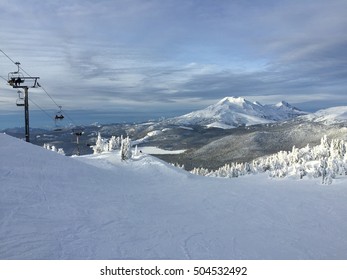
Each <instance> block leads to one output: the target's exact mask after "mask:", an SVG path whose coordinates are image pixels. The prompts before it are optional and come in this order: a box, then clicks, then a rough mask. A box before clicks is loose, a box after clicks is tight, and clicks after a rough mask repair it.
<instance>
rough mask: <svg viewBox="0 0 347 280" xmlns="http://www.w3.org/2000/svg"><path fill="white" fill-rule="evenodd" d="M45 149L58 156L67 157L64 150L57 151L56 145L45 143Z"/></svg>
mask: <svg viewBox="0 0 347 280" xmlns="http://www.w3.org/2000/svg"><path fill="white" fill-rule="evenodd" d="M43 148H44V149H47V150H50V151H52V152H57V153H58V154H60V155H63V156H65V152H64V150H63V149H62V148H59V149H57V148H56V147H55V146H54V145H50V144H48V143H44V144H43Z"/></svg>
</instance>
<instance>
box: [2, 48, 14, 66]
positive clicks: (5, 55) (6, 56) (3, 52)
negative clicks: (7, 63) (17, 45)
mask: <svg viewBox="0 0 347 280" xmlns="http://www.w3.org/2000/svg"><path fill="white" fill-rule="evenodd" d="M0 52H2V53H3V54H4V56H6V57H7V58H8V59H9V60H11V61H12V62H13V64H16V61H14V60H13V59H12V58H11V57H9V56H8V55H7V54H6V53H5V52H4V51H3V50H2V49H0Z"/></svg>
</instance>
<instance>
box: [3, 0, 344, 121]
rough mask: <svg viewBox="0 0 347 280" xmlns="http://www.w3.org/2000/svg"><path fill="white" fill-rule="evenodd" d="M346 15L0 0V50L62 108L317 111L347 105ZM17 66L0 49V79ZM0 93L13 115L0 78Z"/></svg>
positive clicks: (253, 4) (285, 2) (318, 8)
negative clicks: (233, 100)
mask: <svg viewBox="0 0 347 280" xmlns="http://www.w3.org/2000/svg"><path fill="white" fill-rule="evenodd" d="M346 14H347V2H346V1H345V0H331V1H325V0H315V1H310V0H300V1H298V0H276V1H272V0H269V1H258V0H244V1H239V0H220V1H212V0H185V1H174V0H127V1H121V0H100V1H89V0H83V1H82V0H69V1H67V0H59V1H58V0H51V1H38V0H23V1H20V3H19V2H16V1H15V2H13V1H8V0H0V24H1V29H0V49H1V50H3V51H4V52H5V53H6V54H7V55H8V56H9V57H10V58H12V59H13V60H14V61H20V62H21V66H22V67H23V69H24V70H25V71H27V72H28V73H29V74H30V75H33V76H40V78H41V79H40V81H41V84H42V85H43V86H44V88H45V89H46V90H47V92H49V94H50V95H51V96H52V97H53V98H54V99H55V100H56V102H57V103H58V104H59V105H62V106H63V108H65V109H67V110H75V109H79V110H83V109H85V110H89V111H98V110H99V111H110V112H112V111H113V112H128V113H129V112H130V113H131V112H143V113H144V114H148V115H149V116H150V115H151V114H152V113H154V112H179V113H183V112H189V111H190V110H193V109H200V108H203V107H204V106H207V105H210V104H212V103H214V102H216V101H218V100H220V99H221V98H223V97H224V96H243V97H245V98H247V99H249V100H251V101H260V102H262V103H264V104H266V103H276V102H278V101H281V100H286V101H288V102H289V103H291V104H293V105H294V106H297V107H299V108H300V109H303V110H307V111H315V110H317V109H320V108H326V107H330V106H338V105H344V104H346V97H345V94H346V85H347V80H346V67H345V66H346V64H347V52H346V47H347V37H346V36H345V30H346V29H347V17H346ZM15 70H16V67H15V65H14V64H13V63H12V62H11V61H10V60H9V59H8V58H7V57H5V55H3V54H2V53H0V75H1V77H3V78H6V77H7V73H8V72H10V71H15ZM0 91H1V95H0V106H1V110H2V111H4V110H18V108H16V107H15V106H14V103H15V99H16V97H17V96H16V95H17V93H16V90H14V89H11V88H10V87H9V86H8V85H6V82H5V80H4V79H0ZM32 92H33V93H32V94H31V99H32V101H34V102H35V103H36V104H37V105H39V106H40V107H41V108H44V109H46V108H54V106H55V104H53V103H52V101H51V100H50V99H49V98H48V97H47V96H46V95H45V93H44V92H43V91H42V90H40V89H37V90H32ZM34 108H35V106H34V105H33V109H34ZM36 109H37V108H36ZM163 115H165V113H163Z"/></svg>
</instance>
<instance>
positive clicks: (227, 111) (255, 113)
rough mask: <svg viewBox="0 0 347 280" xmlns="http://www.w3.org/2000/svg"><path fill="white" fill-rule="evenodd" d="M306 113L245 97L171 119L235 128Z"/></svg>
mask: <svg viewBox="0 0 347 280" xmlns="http://www.w3.org/2000/svg"><path fill="white" fill-rule="evenodd" d="M303 114H305V112H303V111H300V110H299V109H296V108H295V107H293V106H291V105H290V104H288V103H287V102H285V101H282V102H280V103H277V104H276V105H262V104H260V103H259V102H257V101H256V102H250V101H248V100H246V99H245V98H243V97H234V96H233V97H224V98H223V99H222V100H220V101H218V102H217V103H215V104H213V105H210V106H208V107H207V108H205V109H202V110H198V111H194V112H191V113H189V114H186V115H183V116H180V117H176V118H173V119H170V120H169V122H170V123H172V124H178V125H203V126H208V127H220V128H233V127H238V126H248V125H254V124H263V123H271V122H275V121H282V120H286V119H291V118H294V117H297V116H299V115H303Z"/></svg>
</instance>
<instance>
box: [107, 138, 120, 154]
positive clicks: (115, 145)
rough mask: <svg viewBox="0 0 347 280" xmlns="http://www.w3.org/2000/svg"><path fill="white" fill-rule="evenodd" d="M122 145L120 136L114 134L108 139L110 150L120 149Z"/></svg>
mask: <svg viewBox="0 0 347 280" xmlns="http://www.w3.org/2000/svg"><path fill="white" fill-rule="evenodd" d="M120 145H121V141H120V138H119V137H116V136H112V137H111V138H110V140H109V141H108V151H110V152H111V151H114V150H119V149H120Z"/></svg>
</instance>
